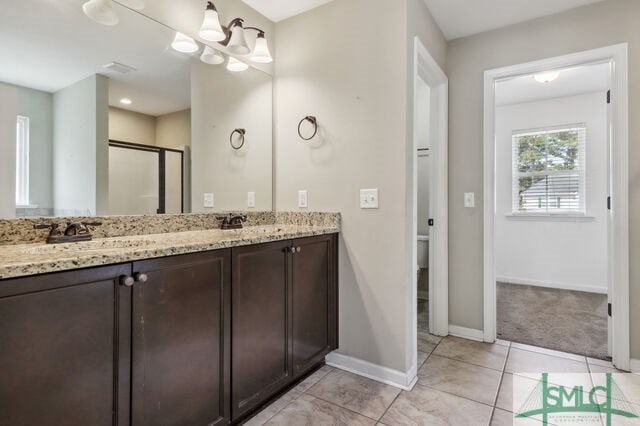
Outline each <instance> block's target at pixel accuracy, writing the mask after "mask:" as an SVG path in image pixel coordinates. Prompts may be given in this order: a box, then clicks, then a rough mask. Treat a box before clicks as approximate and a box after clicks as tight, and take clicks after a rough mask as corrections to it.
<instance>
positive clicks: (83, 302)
mask: <svg viewBox="0 0 640 426" xmlns="http://www.w3.org/2000/svg"><path fill="white" fill-rule="evenodd" d="M130 273H131V266H130V265H116V266H107V267H100V268H94V269H87V270H79V271H72V272H64V273H57V274H49V275H42V276H36V277H27V278H18V279H10V280H5V281H0V423H2V424H6V425H12V426H14V425H15V426H21V425H69V426H74V425H78V426H80V425H82V426H84V425H97V426H103V425H104V426H107V425H113V424H116V423H117V424H128V418H129V412H128V407H129V374H130V370H129V362H128V359H129V356H130V345H129V341H130V333H129V327H130V322H129V315H128V312H130V296H129V294H130V290H128V289H125V288H124V287H122V286H120V284H119V279H118V278H119V277H120V276H121V275H128V274H130Z"/></svg>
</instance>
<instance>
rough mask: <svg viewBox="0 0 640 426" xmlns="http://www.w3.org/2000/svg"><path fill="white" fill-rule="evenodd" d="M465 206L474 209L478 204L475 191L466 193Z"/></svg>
mask: <svg viewBox="0 0 640 426" xmlns="http://www.w3.org/2000/svg"><path fill="white" fill-rule="evenodd" d="M464 206H465V207H466V208H468V209H472V208H474V207H475V206H476V194H475V192H465V194H464Z"/></svg>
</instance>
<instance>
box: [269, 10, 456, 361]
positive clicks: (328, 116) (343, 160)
mask: <svg viewBox="0 0 640 426" xmlns="http://www.w3.org/2000/svg"><path fill="white" fill-rule="evenodd" d="M411 7H412V8H413V7H415V9H416V10H417V11H416V13H409V9H408V8H407V2H406V1H402V2H383V1H381V0H340V1H335V2H332V3H328V4H326V5H324V6H321V7H319V8H317V9H314V10H312V11H310V12H308V13H305V14H302V15H299V16H296V17H294V18H291V19H288V20H285V21H283V22H280V23H278V26H277V32H276V36H277V39H276V48H277V51H276V52H277V58H278V60H277V61H276V96H275V100H276V117H277V119H276V153H275V162H276V167H275V171H276V188H277V192H276V208H277V209H278V210H298V207H297V192H298V190H300V189H306V190H308V191H309V210H313V211H339V212H341V214H342V234H341V243H340V248H339V249H340V267H339V270H340V277H339V278H340V324H339V328H340V349H339V353H340V354H341V355H346V356H350V357H353V358H357V359H360V360H364V361H367V362H369V363H372V364H376V365H379V366H384V367H386V368H388V369H392V370H395V371H400V372H402V373H404V372H406V371H407V370H408V368H409V367H410V365H409V363H410V360H411V357H412V355H413V354H409V351H407V347H408V345H409V342H408V340H407V339H409V338H410V335H409V332H408V330H410V329H411V326H412V324H411V323H410V322H409V321H410V318H411V316H410V315H408V313H409V312H411V307H410V305H409V303H408V300H409V299H410V298H409V296H408V295H409V294H410V292H411V291H412V289H413V286H415V283H414V282H412V281H411V273H412V272H415V265H410V263H411V262H410V261H409V260H408V259H410V257H411V256H410V254H411V247H412V245H413V244H414V243H415V235H410V233H411V225H412V224H411V222H410V221H411V217H412V216H413V211H412V210H409V209H408V206H409V205H410V201H411V200H412V199H413V192H412V191H413V176H411V178H410V179H409V178H408V176H407V171H408V168H409V169H410V170H409V171H410V172H412V171H413V165H412V164H413V160H414V156H415V151H414V150H413V140H412V138H413V136H412V134H408V133H407V123H412V122H413V115H412V113H410V114H409V113H408V111H410V109H409V108H410V107H409V105H411V104H412V103H413V95H412V94H411V101H409V96H408V91H411V93H412V90H413V88H412V87H411V88H410V89H409V87H410V85H408V83H407V78H408V76H409V75H410V74H412V70H413V66H412V65H409V64H408V57H409V49H410V52H411V58H412V57H413V37H414V36H415V35H416V32H417V31H420V32H425V33H428V35H427V36H425V40H424V42H425V44H426V45H427V47H428V48H429V49H432V48H434V47H435V49H434V51H436V52H437V55H435V56H436V58H438V59H441V60H442V62H444V50H445V43H444V39H443V38H442V35H441V34H440V33H439V30H438V29H437V27H435V26H434V24H433V21H432V20H429V19H427V18H426V17H427V16H428V11H426V6H424V4H423V3H422V2H419V1H417V0H416V1H412V3H411ZM411 10H412V11H413V9H411ZM409 20H411V22H412V25H411V28H409V24H408V21H409ZM371 28H384V29H385V31H384V36H383V37H378V36H376V34H374V33H372V32H371ZM330 29H339V30H335V31H334V30H330ZM431 36H432V37H433V39H431V38H429V37H431ZM371 40H375V43H372V42H371ZM403 45H404V46H406V48H405V49H401V48H399V46H403ZM380 52H384V53H383V57H384V59H383V60H380V58H381V56H380ZM409 69H410V70H411V71H409ZM411 86H412V84H411ZM306 115H315V116H317V118H318V121H319V125H320V132H319V135H318V137H317V138H315V139H314V140H313V141H311V142H303V141H302V140H300V138H299V137H298V135H297V131H296V128H297V126H298V122H299V121H300V120H301V119H302V118H303V117H304V116H306ZM409 116H410V118H409ZM409 128H412V125H411V126H409ZM361 188H379V191H380V208H379V209H378V210H361V209H360V208H359V190H360V189H361ZM414 320H415V319H414Z"/></svg>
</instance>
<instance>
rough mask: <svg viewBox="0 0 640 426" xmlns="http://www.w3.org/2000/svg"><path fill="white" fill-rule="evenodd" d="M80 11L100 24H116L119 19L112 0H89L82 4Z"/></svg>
mask: <svg viewBox="0 0 640 426" xmlns="http://www.w3.org/2000/svg"><path fill="white" fill-rule="evenodd" d="M82 11H83V12H84V14H85V15H87V16H88V17H89V18H91V19H93V20H94V21H96V22H97V23H99V24H102V25H109V26H112V25H117V24H118V22H120V20H119V19H118V15H117V14H116V12H115V10H113V1H112V0H89V1H88V2H86V3H85V4H83V5H82Z"/></svg>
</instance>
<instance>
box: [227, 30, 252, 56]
mask: <svg viewBox="0 0 640 426" xmlns="http://www.w3.org/2000/svg"><path fill="white" fill-rule="evenodd" d="M227 49H228V50H229V52H230V53H233V54H234V55H246V54H248V53H249V52H251V49H249V46H248V45H247V39H246V38H245V37H244V28H242V27H241V26H240V25H236V26H235V27H233V29H232V30H231V40H229V45H228V46H227Z"/></svg>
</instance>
